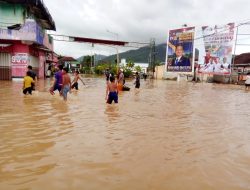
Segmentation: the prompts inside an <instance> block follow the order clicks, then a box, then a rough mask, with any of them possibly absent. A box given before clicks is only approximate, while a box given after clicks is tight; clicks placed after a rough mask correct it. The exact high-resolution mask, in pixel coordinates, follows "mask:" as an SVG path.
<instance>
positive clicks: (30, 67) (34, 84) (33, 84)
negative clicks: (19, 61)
mask: <svg viewBox="0 0 250 190" xmlns="http://www.w3.org/2000/svg"><path fill="white" fill-rule="evenodd" d="M32 69H33V68H32V66H31V65H29V66H28V72H29V73H30V77H31V78H32V79H33V80H34V81H35V83H32V85H31V88H32V90H35V86H36V84H37V75H36V73H35V71H33V70H32Z"/></svg>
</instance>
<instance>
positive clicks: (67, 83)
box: [62, 67, 71, 101]
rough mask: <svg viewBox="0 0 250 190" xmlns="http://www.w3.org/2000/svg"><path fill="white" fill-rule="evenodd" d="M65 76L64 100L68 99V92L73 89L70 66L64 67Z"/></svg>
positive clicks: (63, 86) (63, 82)
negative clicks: (69, 71) (69, 72)
mask: <svg viewBox="0 0 250 190" xmlns="http://www.w3.org/2000/svg"><path fill="white" fill-rule="evenodd" d="M62 73H63V78H62V96H63V99H64V101H67V94H68V92H70V89H71V80H70V76H69V74H68V68H66V67H65V68H63V70H62Z"/></svg>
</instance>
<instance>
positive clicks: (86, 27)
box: [44, 0, 250, 58]
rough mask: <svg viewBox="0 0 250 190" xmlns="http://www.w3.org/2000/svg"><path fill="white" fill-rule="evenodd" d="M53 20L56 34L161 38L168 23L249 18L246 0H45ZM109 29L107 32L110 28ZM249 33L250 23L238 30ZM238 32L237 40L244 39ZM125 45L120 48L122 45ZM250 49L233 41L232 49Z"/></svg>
mask: <svg viewBox="0 0 250 190" xmlns="http://www.w3.org/2000/svg"><path fill="white" fill-rule="evenodd" d="M44 3H45V4H46V6H47V8H48V9H49V11H50V13H51V15H52V17H53V19H54V20H55V23H56V28H57V31H56V32H55V34H64V35H71V36H81V37H89V38H100V39H111V40H115V39H116V38H117V35H115V34H113V33H117V34H118V40H124V41H129V42H133V41H137V42H149V41H150V38H155V39H156V42H157V43H163V42H166V39H167V33H168V30H169V29H175V28H179V27H181V26H182V25H183V24H187V25H188V26H196V27H201V26H203V25H215V24H225V23H228V22H237V23H238V22H245V21H248V20H249V21H250V14H249V8H250V1H249V0H237V1H236V0H220V1H218V0H154V1H152V0H138V1H136V0H73V1H72V0H44ZM107 31H110V32H113V33H110V32H107ZM247 32H248V33H250V25H245V26H243V27H240V29H239V33H247ZM248 38H249V39H250V36H242V37H240V40H239V41H238V43H241V44H242V43H248V44H250V42H248V40H247V39H248ZM125 50H128V48H125V49H124V48H119V51H125ZM55 51H56V52H57V53H59V54H63V55H68V56H73V57H75V58H77V57H79V56H81V55H86V54H93V53H96V54H105V55H110V54H114V53H115V52H116V49H115V48H109V47H106V46H100V45H95V46H94V47H92V46H91V44H76V43H70V42H55ZM246 51H250V46H237V48H236V53H242V52H246Z"/></svg>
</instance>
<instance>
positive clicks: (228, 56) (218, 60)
mask: <svg viewBox="0 0 250 190" xmlns="http://www.w3.org/2000/svg"><path fill="white" fill-rule="evenodd" d="M234 28H235V26H234V23H229V24H227V25H222V26H218V25H216V26H214V27H209V26H204V27H202V35H203V43H204V45H203V46H204V49H203V51H205V52H201V54H202V57H203V58H202V59H201V60H200V66H199V70H198V71H199V73H206V74H219V75H226V74H230V73H231V60H232V49H233V44H234V43H233V40H234Z"/></svg>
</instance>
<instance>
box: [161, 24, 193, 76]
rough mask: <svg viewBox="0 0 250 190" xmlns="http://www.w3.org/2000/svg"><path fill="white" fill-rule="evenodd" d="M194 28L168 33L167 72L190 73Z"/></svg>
mask: <svg viewBox="0 0 250 190" xmlns="http://www.w3.org/2000/svg"><path fill="white" fill-rule="evenodd" d="M194 32H195V27H188V28H181V29H176V30H170V31H169V39H168V47H167V60H166V70H167V72H192V68H193V50H194Z"/></svg>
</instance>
